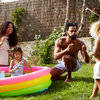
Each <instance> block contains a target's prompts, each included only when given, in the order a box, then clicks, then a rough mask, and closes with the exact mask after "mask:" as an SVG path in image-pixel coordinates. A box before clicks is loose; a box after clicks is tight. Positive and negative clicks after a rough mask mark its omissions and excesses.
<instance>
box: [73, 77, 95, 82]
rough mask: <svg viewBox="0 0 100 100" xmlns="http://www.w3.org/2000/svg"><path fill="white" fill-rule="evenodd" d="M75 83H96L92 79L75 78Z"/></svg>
mask: <svg viewBox="0 0 100 100" xmlns="http://www.w3.org/2000/svg"><path fill="white" fill-rule="evenodd" d="M73 81H77V82H79V81H83V82H87V83H94V80H93V78H91V77H75V78H73Z"/></svg>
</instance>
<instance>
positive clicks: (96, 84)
mask: <svg viewBox="0 0 100 100" xmlns="http://www.w3.org/2000/svg"><path fill="white" fill-rule="evenodd" d="M98 90H99V87H98V81H97V80H96V79H95V80H94V89H93V92H92V95H91V96H90V97H89V99H91V98H93V97H95V96H96V95H97V93H98Z"/></svg>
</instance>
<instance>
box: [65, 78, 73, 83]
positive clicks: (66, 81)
mask: <svg viewBox="0 0 100 100" xmlns="http://www.w3.org/2000/svg"><path fill="white" fill-rule="evenodd" d="M71 81H72V79H66V80H65V81H64V82H65V83H68V82H71Z"/></svg>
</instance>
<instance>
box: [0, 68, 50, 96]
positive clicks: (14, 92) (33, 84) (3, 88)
mask: <svg viewBox="0 0 100 100" xmlns="http://www.w3.org/2000/svg"><path fill="white" fill-rule="evenodd" d="M8 70H9V67H0V72H1V71H5V72H8ZM32 71H33V72H31V73H27V74H24V75H20V76H15V77H6V78H0V96H19V95H26V94H33V93H37V92H41V91H44V90H46V89H48V87H49V86H50V85H51V74H50V68H49V67H39V66H33V67H32ZM24 72H29V70H28V69H27V68H26V67H25V68H24Z"/></svg>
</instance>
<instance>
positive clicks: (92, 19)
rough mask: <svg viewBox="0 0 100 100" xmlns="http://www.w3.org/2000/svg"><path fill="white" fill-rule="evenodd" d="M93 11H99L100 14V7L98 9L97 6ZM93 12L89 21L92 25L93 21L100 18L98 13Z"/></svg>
mask: <svg viewBox="0 0 100 100" xmlns="http://www.w3.org/2000/svg"><path fill="white" fill-rule="evenodd" d="M92 11H93V12H95V13H97V14H100V11H99V9H97V8H94V9H93V10H92ZM93 12H92V13H91V15H90V16H89V23H90V25H91V24H92V23H93V22H95V21H97V20H99V16H97V15H96V14H94V13H93Z"/></svg>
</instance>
